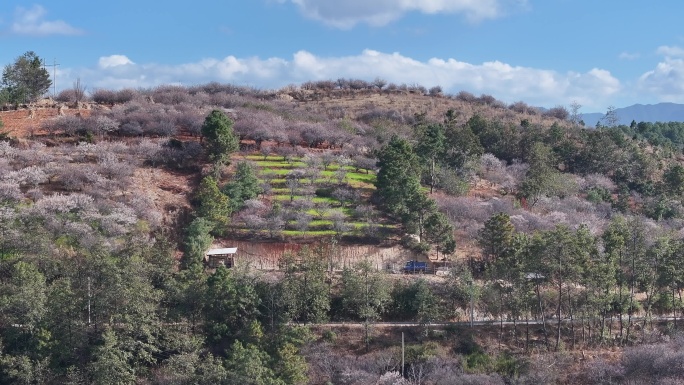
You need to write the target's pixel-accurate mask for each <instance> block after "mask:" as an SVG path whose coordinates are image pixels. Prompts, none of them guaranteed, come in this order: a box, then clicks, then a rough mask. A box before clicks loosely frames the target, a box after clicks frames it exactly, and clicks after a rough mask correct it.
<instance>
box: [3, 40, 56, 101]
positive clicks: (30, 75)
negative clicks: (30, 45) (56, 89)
mask: <svg viewBox="0 0 684 385" xmlns="http://www.w3.org/2000/svg"><path fill="white" fill-rule="evenodd" d="M51 85H52V81H51V80H50V74H49V73H48V72H47V70H46V69H45V68H44V67H43V62H42V59H41V58H40V57H38V55H36V54H35V53H34V52H33V51H27V52H26V53H24V54H23V55H22V56H19V57H18V58H16V59H15V61H14V63H13V64H8V65H6V66H5V69H4V70H3V71H2V83H0V88H1V90H2V92H3V94H4V95H5V96H4V97H3V98H5V99H6V100H7V102H9V103H31V102H35V101H36V100H38V99H39V98H40V97H41V96H42V95H43V94H44V93H46V92H47V91H48V89H50V86H51Z"/></svg>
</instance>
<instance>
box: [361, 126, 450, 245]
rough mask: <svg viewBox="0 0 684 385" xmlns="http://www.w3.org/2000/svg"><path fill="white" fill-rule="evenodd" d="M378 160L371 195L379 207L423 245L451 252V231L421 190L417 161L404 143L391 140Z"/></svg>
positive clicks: (433, 203)
mask: <svg viewBox="0 0 684 385" xmlns="http://www.w3.org/2000/svg"><path fill="white" fill-rule="evenodd" d="M437 132H439V131H438V130H437ZM435 135H437V136H439V135H438V134H435ZM378 159H379V160H378V165H379V166H380V171H379V172H378V177H377V181H376V187H377V189H376V191H375V193H374V196H375V197H376V199H377V200H378V201H379V202H380V205H381V207H383V208H385V209H386V210H387V211H388V212H389V213H390V214H392V215H395V216H396V217H398V218H400V219H401V221H402V224H403V225H404V227H405V228H406V230H407V231H409V232H411V233H414V234H417V235H418V236H419V237H420V240H421V242H425V244H426V245H429V242H434V243H437V244H438V247H439V248H440V249H441V250H442V251H443V252H445V253H451V252H453V250H454V248H455V247H456V244H455V241H454V238H453V228H452V227H451V225H450V224H449V223H448V221H447V220H446V218H445V217H444V216H442V215H440V214H439V213H438V210H437V205H436V204H435V201H434V200H432V199H431V198H429V197H428V196H427V195H426V193H425V192H423V191H422V189H421V186H420V178H419V176H418V175H419V174H418V170H417V166H416V164H417V163H416V162H417V159H418V158H417V157H416V155H415V153H414V152H413V150H412V149H411V147H410V145H409V144H408V142H407V141H405V140H403V139H399V138H398V137H396V136H395V137H393V138H392V139H391V140H390V142H389V143H388V144H387V145H386V146H384V147H383V148H382V149H381V150H380V153H379V155H378Z"/></svg>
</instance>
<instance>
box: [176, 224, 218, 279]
mask: <svg viewBox="0 0 684 385" xmlns="http://www.w3.org/2000/svg"><path fill="white" fill-rule="evenodd" d="M213 228H214V224H213V223H211V222H210V221H208V220H207V219H205V218H203V217H197V218H195V219H193V221H192V222H190V225H189V226H188V228H187V230H186V236H185V252H184V253H183V259H182V264H183V267H184V268H186V269H187V268H190V267H192V266H200V265H201V264H202V261H203V260H204V254H205V253H206V251H207V250H208V249H209V247H210V246H211V244H212V242H213V241H214V237H212V236H211V231H212V230H213Z"/></svg>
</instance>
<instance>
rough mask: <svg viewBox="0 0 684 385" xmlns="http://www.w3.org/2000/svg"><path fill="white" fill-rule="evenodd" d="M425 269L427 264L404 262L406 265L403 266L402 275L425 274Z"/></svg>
mask: <svg viewBox="0 0 684 385" xmlns="http://www.w3.org/2000/svg"><path fill="white" fill-rule="evenodd" d="M427 267H428V263H427V262H419V261H408V262H406V265H404V273H408V274H414V273H425V271H427Z"/></svg>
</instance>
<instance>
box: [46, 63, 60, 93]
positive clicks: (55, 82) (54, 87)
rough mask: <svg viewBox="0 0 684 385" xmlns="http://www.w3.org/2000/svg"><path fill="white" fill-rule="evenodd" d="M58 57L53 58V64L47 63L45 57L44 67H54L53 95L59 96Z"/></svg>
mask: <svg viewBox="0 0 684 385" xmlns="http://www.w3.org/2000/svg"><path fill="white" fill-rule="evenodd" d="M58 65H59V63H57V59H52V64H45V59H43V69H45V67H52V97H53V98H54V97H55V96H57V66H58Z"/></svg>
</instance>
